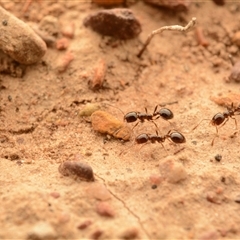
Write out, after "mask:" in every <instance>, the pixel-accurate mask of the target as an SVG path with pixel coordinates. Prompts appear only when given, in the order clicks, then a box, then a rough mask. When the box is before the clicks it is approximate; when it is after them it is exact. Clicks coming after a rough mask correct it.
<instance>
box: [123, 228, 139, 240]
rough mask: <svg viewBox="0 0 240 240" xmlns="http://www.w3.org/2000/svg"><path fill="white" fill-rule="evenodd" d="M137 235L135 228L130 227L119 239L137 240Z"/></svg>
mask: <svg viewBox="0 0 240 240" xmlns="http://www.w3.org/2000/svg"><path fill="white" fill-rule="evenodd" d="M138 235H139V231H138V229H137V228H135V227H132V228H128V229H126V230H125V231H124V232H123V233H122V234H121V236H120V237H121V238H122V239H125V240H130V239H136V238H138Z"/></svg>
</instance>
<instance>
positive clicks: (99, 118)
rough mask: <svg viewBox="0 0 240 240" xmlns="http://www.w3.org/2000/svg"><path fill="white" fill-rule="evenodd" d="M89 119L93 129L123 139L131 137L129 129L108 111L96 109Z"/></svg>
mask: <svg viewBox="0 0 240 240" xmlns="http://www.w3.org/2000/svg"><path fill="white" fill-rule="evenodd" d="M91 120H92V127H93V129H94V130H95V131H98V132H100V133H106V134H109V135H112V136H113V137H115V138H119V139H123V140H125V141H127V140H129V139H130V137H131V129H130V128H129V127H128V126H126V125H125V124H124V122H122V121H119V120H118V119H117V118H115V117H114V116H113V115H111V114H110V113H108V112H104V111H96V112H94V113H93V114H92V116H91Z"/></svg>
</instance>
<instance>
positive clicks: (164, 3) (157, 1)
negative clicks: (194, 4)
mask: <svg viewBox="0 0 240 240" xmlns="http://www.w3.org/2000/svg"><path fill="white" fill-rule="evenodd" d="M144 2H146V3H150V4H152V5H156V6H161V7H166V8H170V9H173V10H175V11H187V10H188V8H189V5H190V1H187V0H176V1H169V0H144Z"/></svg>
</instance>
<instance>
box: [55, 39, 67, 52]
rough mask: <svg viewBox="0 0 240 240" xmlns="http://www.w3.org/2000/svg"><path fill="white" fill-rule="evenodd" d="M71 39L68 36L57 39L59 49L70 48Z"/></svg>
mask: <svg viewBox="0 0 240 240" xmlns="http://www.w3.org/2000/svg"><path fill="white" fill-rule="evenodd" d="M68 45H69V41H68V39H67V38H60V39H58V40H57V41H56V48H57V50H66V49H67V48H68Z"/></svg>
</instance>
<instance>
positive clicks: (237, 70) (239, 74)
mask: <svg viewBox="0 0 240 240" xmlns="http://www.w3.org/2000/svg"><path fill="white" fill-rule="evenodd" d="M228 78H229V80H230V81H232V80H233V81H235V82H238V83H239V82H240V61H238V62H236V63H235V64H234V66H233V68H232V70H231V74H230V76H229V77H228Z"/></svg>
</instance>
